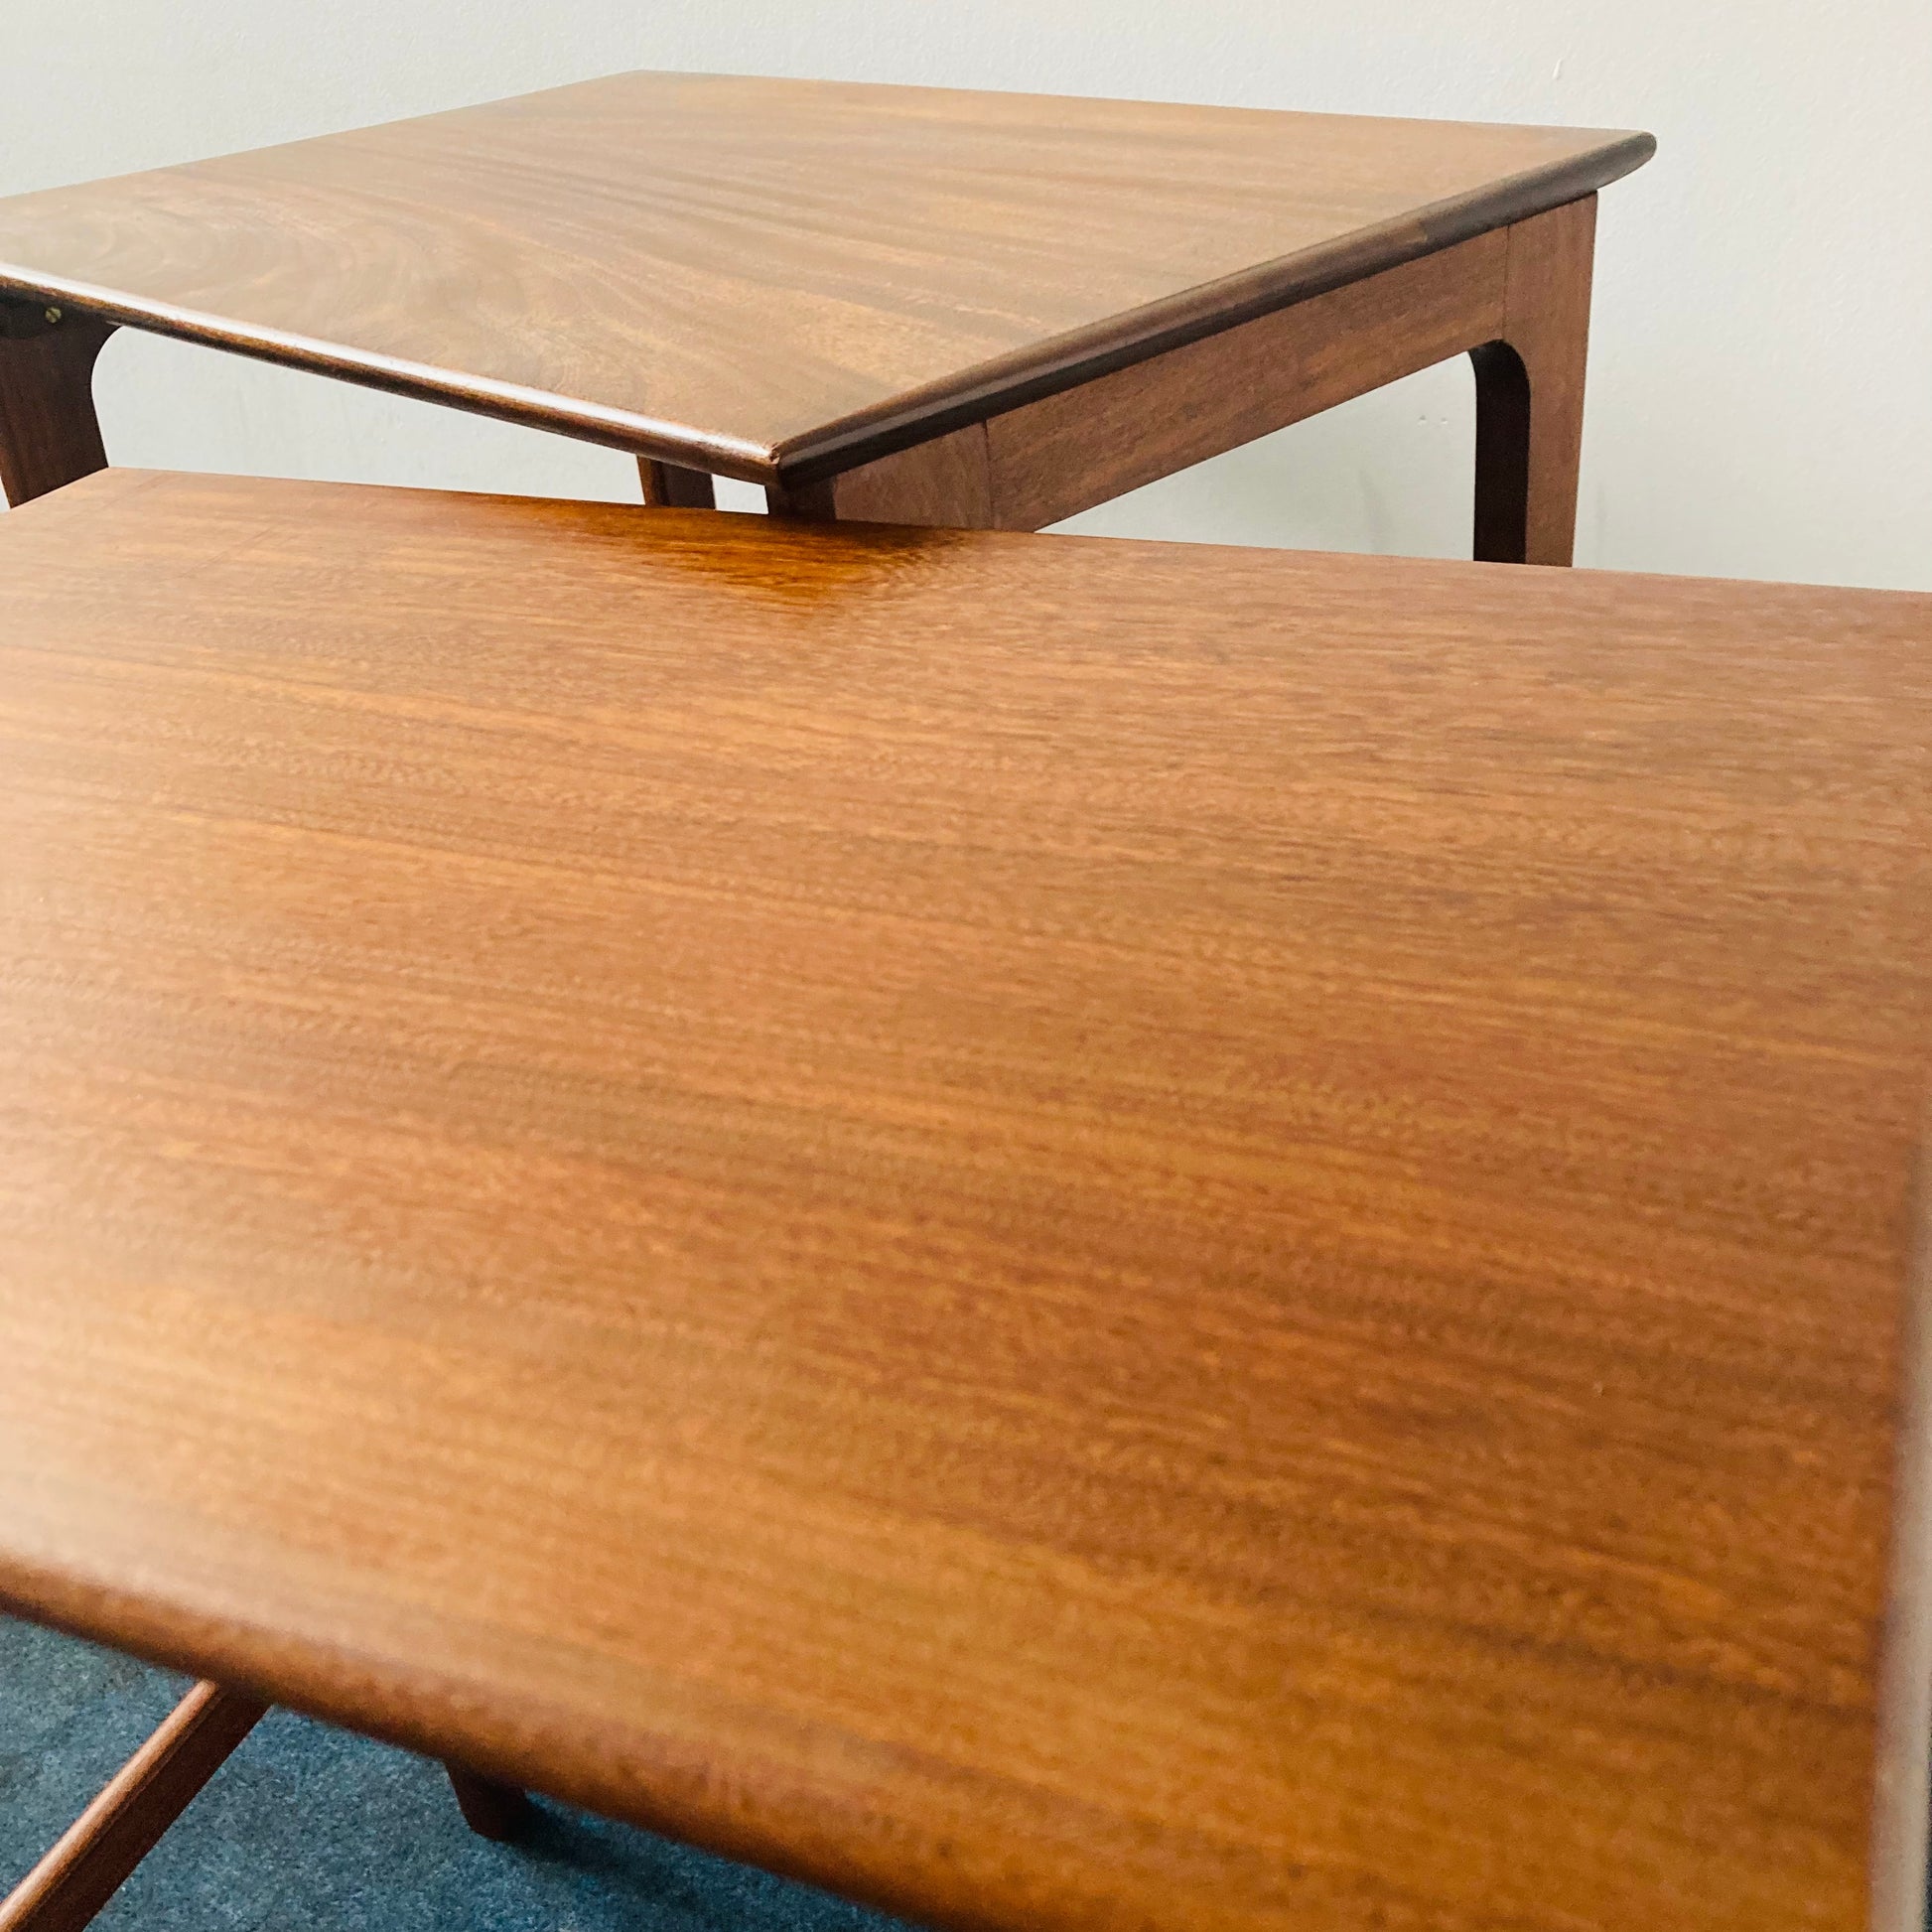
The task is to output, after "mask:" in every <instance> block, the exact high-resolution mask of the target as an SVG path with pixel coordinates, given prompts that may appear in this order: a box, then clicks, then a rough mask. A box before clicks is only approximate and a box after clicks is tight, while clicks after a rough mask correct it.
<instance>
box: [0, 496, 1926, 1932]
mask: <svg viewBox="0 0 1932 1932" xmlns="http://www.w3.org/2000/svg"><path fill="white" fill-rule="evenodd" d="M0 600H4V603H3V604H0V610H4V617H5V621H4V623H0V678H4V688H5V692H6V705H5V707H4V710H0V842H4V845H5V849H6V851H7V854H8V863H7V865H6V866H5V868H3V869H0V1602H3V1603H5V1604H6V1605H8V1606H9V1607H11V1608H13V1609H16V1610H18V1611H21V1612H23V1613H25V1614H28V1615H32V1616H36V1617H40V1618H42V1619H45V1620H48V1621H52V1622H55V1623H58V1624H62V1625H65V1626H66V1627H68V1628H70V1629H73V1630H76V1631H78V1632H81V1633H83V1634H85V1635H88V1636H91V1637H94V1638H96V1639H98V1640H102V1641H105V1642H109V1643H113V1644H117V1645H120V1646H121V1647H123V1648H125V1649H128V1650H131V1651H134V1652H136V1653H139V1654H142V1655H146V1656H150V1657H154V1658H158V1659H161V1660H164V1661H168V1662H171V1663H173V1664H176V1665H178V1666H180V1667H183V1668H186V1669H189V1670H192V1671H195V1672H198V1673H204V1674H206V1675H207V1676H208V1677H210V1678H212V1679H214V1680H215V1681H217V1682H219V1683H221V1684H224V1685H227V1686H229V1687H231V1688H230V1692H229V1693H228V1695H229V1696H230V1697H231V1698H234V1699H240V1700H242V1701H243V1702H242V1705H241V1709H240V1713H239V1719H240V1720H241V1721H245V1720H246V1718H247V1717H248V1716H249V1715H250V1707H249V1706H248V1704H247V1702H246V1700H249V1699H259V1700H271V1699H272V1700H274V1701H275V1702H278V1703H285V1704H289V1705H292V1706H295V1707H297V1708H299V1709H302V1710H305V1711H309V1712H312V1713H314V1714H316V1715H319V1716H321V1717H324V1718H327V1719H330V1720H333V1721H335V1722H337V1723H340V1724H344V1725H349V1726H352V1727H355V1728H358V1729H361V1730H364V1731H368V1732H371V1733H373V1734H375V1735H378V1736H385V1737H389V1738H392V1739H395V1740H397V1741H400V1742H404V1743H407V1744H411V1745H414V1746H415V1747H417V1748H419V1749H422V1750H426V1751H431V1752H434V1753H436V1754H437V1755H439V1756H443V1757H446V1758H452V1759H454V1760H455V1761H457V1762H458V1763H460V1764H464V1765H468V1766H473V1767H476V1768H477V1769H478V1770H480V1771H482V1772H483V1773H485V1774H487V1775H488V1776H490V1777H493V1778H495V1779H497V1780H500V1781H502V1782H503V1783H505V1784H510V1785H523V1786H527V1787H528V1788H531V1789H534V1790H536V1791H539V1792H543V1793H548V1794H551V1795H553V1796H556V1797H561V1798H565V1799H569V1800H572V1801H574V1802H577V1803H580V1804H584V1805H587V1806H590V1807H592V1808H594V1809H596V1810H599V1811H602V1812H606V1813H608V1814H610V1815H613V1816H616V1817H620V1818H625V1819H630V1820H633V1821H635V1822H638V1823H641V1824H645V1825H649V1826H652V1827H654V1828H656V1829H659V1830H663V1831H668V1832H671V1833H674V1834H676V1835H679V1836H682V1837H685V1838H688V1839H692V1840H696V1841H699V1842H702V1843H704V1844H707V1845H710V1846H713V1847H715V1848H717V1849H719V1850H721V1851H724V1852H727V1853H730V1854H733V1855H736V1856H738V1857H741V1858H747V1859H751V1860H755V1861H757V1862H759V1863H763V1864H766V1865H771V1866H775V1867H778V1868H781V1869H785V1870H789V1871H793V1872H796V1873H798V1874H800V1875H802V1876H805V1877H808V1878H811V1879H814V1880H816V1881H817V1882H819V1883H821V1884H825V1885H828V1886H830V1887H833V1888H834V1889H836V1890H839V1891H841V1892H844V1893H847V1894H849V1895H851V1896H853V1897H857V1898H860V1899H866V1900H871V1901H873V1902H876V1903H878V1904H881V1905H884V1906H886V1907H888V1908H890V1909H892V1910H895V1911H897V1912H898V1913H900V1914H902V1915H904V1916H905V1917H906V1918H908V1919H910V1920H911V1921H913V1922H914V1923H917V1924H921V1925H927V1926H935V1927H947V1928H955V1929H956V1932H1121V1928H1124V1927H1130V1926H1131V1927H1137V1928H1138V1927H1147V1926H1152V1927H1160V1928H1162V1929H1163V1932H1299V1929H1301V1928H1307V1927H1311V1926H1321V1927H1327V1928H1332V1932H1388V1928H1390V1927H1392V1926H1408V1927H1416V1926H1431V1927H1445V1928H1459V1929H1460V1932H1474V1928H1485V1927H1497V1926H1508V1927H1511V1928H1516V1929H1517V1932H1628V1928H1631V1927H1650V1926H1657V1927H1662V1926H1669V1927H1671V1928H1673V1932H1735V1929H1736V1928H1737V1927H1739V1926H1751V1927H1753V1928H1756V1932H1916V1928H1917V1926H1918V1924H1919V1920H1918V1918H1917V1914H1918V1912H1919V1909H1920V1903H1921V1891H1920V1886H1921V1881H1922V1877H1923V1871H1924V1855H1925V1794H1926V1784H1925V1776H1926V1761H1927V1758H1926V1746H1927V1730H1928V1722H1927V1691H1928V1686H1929V1685H1932V1669H1929V1668H1928V1662H1929V1660H1928V1650H1927V1645H1928V1638H1929V1637H1932V1564H1929V1563H1928V1551H1927V1547H1926V1546H1927V1536H1926V1525H1927V1523H1928V1522H1932V1511H1928V1508H1927V1493H1928V1492H1927V1457H1928V1430H1927V1418H1928V1402H1927V1396H1928V1389H1927V1379H1926V1373H1925V1341H1924V1337H1925V1334H1926V1332H1927V1328H1926V1312H1927V1311H1926V1286H1925V1284H1926V1273H1925V1266H1924V1235H1923V1223H1922V1216H1923V1211H1924V1210H1923V1199H1922V1195H1921V1191H1920V1187H1921V1183H1920V1178H1919V1176H1920V1175H1921V1174H1922V1173H1923V1172H1924V1157H1925V1151H1926V1148H1925V1142H1926V1113H1925V1100H1926V1095H1927V1089H1928V1083H1929V1082H1932V759H1928V756H1927V751H1926V747H1927V745H1928V743H1932V654H1929V653H1928V652H1927V649H1926V643H1927V639H1928V636H1932V599H1928V598H1924V597H1907V596H1898V595H1885V594H1877V593H1860V592H1845V591H1827V590H1820V589H1816V588H1791V587H1780V586H1774V585H1761V584H1711V583H1698V582H1695V581H1686V580H1668V579H1649V580H1646V579H1642V578H1618V577H1612V576H1606V575H1599V574H1598V573H1595V572H1567V571H1499V570H1475V569H1472V568H1471V567H1469V566H1468V565H1464V564H1440V563H1421V562H1416V561H1413V560H1408V559H1399V558H1375V557H1370V558H1360V557H1319V556H1313V557H1311V556H1297V555H1293V554H1284V553H1280V552H1268V551H1248V552H1241V553H1232V552H1228V551H1215V550H1202V549H1200V548H1198V547H1194V546H1186V545H1162V544H1125V543H1108V542H1097V541H1073V540H1068V539H1061V538H1055V537H1018V536H1006V535H1002V534H999V533H996V532H979V533H972V532H967V533H960V532H951V531H948V532H943V533H934V532H928V531H920V530H906V529H882V528H876V527H875V528H853V529H846V530H827V529H822V528H811V529H806V528H800V527H797V526H787V525H786V524H784V523H782V522H773V521H770V520H767V519H763V518H756V517H718V516H707V515H703V514H701V513H691V512H681V511H675V510H666V511H662V512H655V513H653V512H648V511H645V510H642V509H639V508H632V507H628V506H618V505H611V504H585V503H529V502H521V503H519V502H515V501H511V500H505V499H501V498H491V497H482V496H437V495H427V494H417V493H413V492H409V491H399V490H376V489H357V488H351V487H345V486H341V485H316V484H299V483H263V482H260V481H254V482H246V481H236V480H232V479H224V478H187V479H182V478H154V477H143V476H141V475H138V474H136V473H133V472H128V471H116V472H111V473H109V474H107V475H104V476H101V477H96V478H93V479H90V480H89V481H87V482H85V483H81V484H79V485H77V486H76V487H75V488H74V489H72V490H71V491H64V492H62V493H60V494H58V495H55V496H53V497H51V498H49V499H48V500H46V501H44V502H40V503H36V504H33V505H31V506H29V507H28V508H27V509H26V510H25V511H24V512H22V513H21V514H19V515H8V516H5V517H0ZM935 635H943V636H944V638H945V639H946V648H945V649H944V650H943V651H937V650H934V649H933V648H932V647H931V646H932V639H933V637H934V636H935ZM533 638H536V639H540V640H541V645H540V650H536V651H534V652H533V646H532V639H533ZM318 774H326V775H327V782H319V781H318ZM209 1697H210V1700H212V1699H213V1697H214V1694H212V1693H210V1694H209ZM217 1708H218V1707H217ZM216 1741H219V1740H216Z"/></svg>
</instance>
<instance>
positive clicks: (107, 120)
mask: <svg viewBox="0 0 1932 1932" xmlns="http://www.w3.org/2000/svg"><path fill="white" fill-rule="evenodd" d="M653 66H654V67H676V68H699V69H725V70H742V71H762V72H772V73H792V74H823V75H838V76H845V77H851V78H857V79H882V80H906V81H925V82H937V83H943V84H948V85H955V86H969V87H973V86H979V87H1024V88H1034V89H1039V90H1044V91H1056V92H1067V93H1111V94H1122V95H1141V96H1149V97H1153V96H1159V97H1164V98H1173V99H1181V100H1195V101H1213V102H1228V103H1238V104H1244V105H1250V106H1281V107H1308V108H1324V109H1332V110H1341V111H1350V112H1363V113H1397V114H1424V115H1443V116H1450V117H1461V118H1469V119H1506V120H1534V121H1563V122H1572V123H1577V124H1582V125H1592V126H1610V127H1616V126H1625V127H1644V128H1648V129H1650V130H1651V131H1653V132H1654V133H1655V134H1656V135H1657V136H1658V139H1659V142H1660V144H1661V147H1660V152H1659V154H1658V157H1657V159H1656V160H1655V161H1653V162H1652V163H1651V164H1650V166H1649V167H1648V168H1646V169H1645V170H1643V172H1642V173H1640V174H1638V175H1637V176H1635V177H1634V178H1632V179H1631V180H1629V181H1627V182H1624V183H1622V184H1619V185H1618V186H1616V187H1614V188H1612V189H1610V190H1609V191H1608V192H1607V193H1606V194H1605V196H1604V205H1603V218H1602V222H1601V227H1600V239H1599V253H1598V268H1597V295H1596V310H1595V345H1594V354H1593V358H1592V373H1591V397H1590V412H1589V424H1588V435H1587V449H1586V454H1585V477H1584V495H1583V515H1582V529H1581V541H1580V553H1581V559H1582V561H1584V562H1587V563H1597V564H1605V565H1615V566H1620V567H1627V568H1637V569H1651V570H1664V571H1700V572H1712V573H1717V574H1722V575H1733V576H1772V577H1791V578H1809V579H1817V580H1821V581H1832V582H1841V583H1857V584H1873V585H1899V586H1913V587H1932V6H1928V5H1927V4H1926V0H1847V4H1845V5H1843V6H1839V7H1823V6H1819V5H1817V4H1816V0H1619V4H1616V5H1611V4H1609V0H1428V4H1423V5H1419V4H1418V3H1417V0H1354V4H1352V5H1350V6H1346V7H1337V6H1335V5H1334V4H1333V0H1322V4H1319V5H1315V4H1311V0H1184V3H1183V4H1174V0H1052V3H1051V4H1050V5H1047V6H1041V5H1040V4H1039V3H1038V0H737V4H731V0H656V3H655V4H651V0H329V4H327V5H326V6H316V5H315V4H313V0H67V3H66V4H65V5H63V6H59V7H49V6H37V5H31V4H29V0H0V193H13V192H17V191H20V190H24V189H29V188H36V187H44V186H51V185H54V184H56V183H60V182H67V181H74V180H80V179H84V178H87V177H89V176H95V175H104V174H113V173H119V172H123V171H126V170H129V169H134V168H141V167H150V166H155V165H158V164H160V163H164V162H169V161H176V160H185V159H188V158H191V157H194V156H199V155H207V154H217V153H222V152H225V151H228V150H231V149H234V148H239V147H247V146H254V145H258V144H260V143H263V142H268V141H279V140H287V139H292V138H295V137H298V136H301V135H304V134H311V133H321V132H326V131H328V130H331V129H335V128H341V127H349V126H353V125H356V124H359V123H365V122H369V121H374V120H380V119H387V118H390V117H393V116H396V115H401V114H408V113H416V112H423V111H427V110H429V109H432V108H438V107H446V106H454V105H458V104H460V103H463V102H468V101H474V100H483V99H488V98H491V97H492V96H495V95H499V94H505V93H514V92H520V91H523V90H525V89H528V88H532V87H539V86H547V85H551V84H554V83H556V82H560V81H565V80H572V79H578V78H583V77H586V76H588V75H591V74H597V73H605V72H612V71H617V70H619V69H625V68H634V67H653ZM99 395H100V401H101V412H102V418H103V421H104V423H105V424H106V426H107V432H108V442H109V447H110V450H111V453H112V455H113V457H114V459H115V460H116V461H117V462H124V463H137V464H154V465H177V466H181V467H185V468H215V469H232V470H249V471H261V472H270V473H279V474H297V475H310V476H331V477H359V478H366V479H370V480H377V481H385V482H421V483H443V484H449V485H456V486H473V487H487V488H523V489H532V490H551V491H557V492H560V493H581V494H585V495H590V494H601V495H614V496H623V495H628V494H633V493H634V472H632V471H631V470H630V469H629V468H628V466H627V465H626V463H625V461H624V460H623V459H622V458H621V457H618V456H615V455H613V454H612V453H610V452H608V451H599V450H593V449H589V448H585V447H582V446H578V445H572V444H567V443H563V442H560V441H557V440H554V439H549V438H544V437H539V436H537V435H535V434H533V433H531V432H528V431H523V430H517V429H511V428H508V427H506V426H503V425H497V424H488V423H483V422H481V421H478V420H476V419H472V418H465V417H460V416H457V415H455V414H453V413H451V412H448V411H444V410H438V409H434V408H432V407H430V406H428V405H425V404H419V403H405V402H399V401H396V400H393V399H390V398H385V397H380V396H375V395H371V394H368V393H365V392H362V391H357V390H351V389H346V388H344V387H341V386H339V385H332V384H327V383H324V382H322V381H320V380H318V379H316V378H312V377H306V376H296V375H290V374H287V373H285V372H278V371H274V370H269V369H265V368H260V367H257V366H254V365H251V364H248V363H244V362H241V361H239V360H237V359H234V358H231V357H225V356H219V355H216V354H213V353H211V352H209V351H206V350H199V349H193V348H188V347H184V346H182V345H175V344H169V343H163V342H160V341H157V340H154V339H148V338H137V337H133V336H130V335H128V334H127V333H125V332H123V334H122V335H121V336H120V337H119V338H117V339H116V341H115V342H114V343H113V344H111V345H109V347H108V349H107V351H106V354H105V355H104V356H103V358H102V362H101V369H100V378H99ZM1471 417H1472V406H1471V398H1470V385H1469V377H1468V373H1467V369H1466V365H1464V364H1460V363H1457V364H1454V365H1451V366H1449V367H1446V368H1443V369H1438V370H1431V371H1428V372H1426V373H1424V374H1423V375H1420V376H1417V377H1415V378H1412V379H1411V380H1410V381H1408V382H1406V383H1402V384H1399V385H1397V386H1396V387H1394V388H1392V389H1389V390H1386V391H1384V392H1382V393H1381V394H1380V395H1377V396H1372V397H1368V398H1365V399H1363V400H1362V401H1360V402H1358V403H1355V404H1353V405H1351V406H1349V407H1348V408H1346V409H1342V410H1337V411H1335V412H1333V413H1332V414H1330V415H1329V416H1327V417H1324V418H1319V419H1317V420H1316V421H1314V422H1311V423H1308V424H1304V425H1302V426H1300V427H1298V428H1296V429H1293V430H1289V431H1287V432H1285V433H1284V434H1282V435H1281V436H1278V437H1273V438H1270V439H1269V440H1268V441H1266V442H1264V443H1261V444H1257V445H1255V446H1254V447H1252V448H1251V449H1248V450H1244V451H1239V452H1236V453H1235V454H1233V455H1232V456H1229V457H1225V458H1222V459H1220V460H1219V461H1217V462H1215V463H1211V464H1206V465H1203V466H1202V467H1201V468H1200V469H1198V470H1196V471H1193V472H1190V473H1188V474H1187V475H1186V476H1184V477H1178V478H1174V479H1172V480H1170V481H1169V482H1168V483H1162V484H1159V485H1157V486H1156V487H1155V488H1153V489H1150V490H1146V491H1142V492H1141V493H1140V494H1139V495H1138V496H1136V497H1132V498H1129V499H1127V500H1125V501H1124V502H1122V503H1119V504H1114V505H1110V506H1109V507H1108V508H1107V509H1105V510H1103V511H1099V512H1095V513H1094V514H1092V515H1091V516H1089V517H1086V518H1082V519H1080V522H1079V527H1081V528H1091V529H1103V528H1104V529H1109V530H1116V531H1122V532H1132V533H1135V534H1163V535H1171V536H1186V537H1202V538H1220V539H1231V540H1236V541H1241V542H1255V543H1293V544H1308V545H1319V546H1324V547H1331V548H1351V549H1389V550H1408V551H1418V552H1434V553H1440V554H1444V555H1453V554H1456V553H1457V552H1458V550H1461V551H1463V552H1464V553H1466V543H1467V534H1466V529H1467V517H1468V509H1467V500H1468V465H1469V450H1470V442H1471V435H1472V430H1471ZM734 494H736V493H735V492H734Z"/></svg>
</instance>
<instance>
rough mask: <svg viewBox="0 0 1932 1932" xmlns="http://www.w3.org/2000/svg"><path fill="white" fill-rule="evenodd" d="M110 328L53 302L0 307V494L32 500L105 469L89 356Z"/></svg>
mask: <svg viewBox="0 0 1932 1932" xmlns="http://www.w3.org/2000/svg"><path fill="white" fill-rule="evenodd" d="M113 333H114V325H113V324H112V323H111V322H102V321H101V320H100V319H99V318H98V317H97V316H89V315H82V314H80V313H79V312H77V311H75V310H71V309H63V308H61V307H60V306H59V305H57V304H52V303H43V302H18V301H12V300H6V301H0V488H3V489H4V490H5V491H6V497H7V501H8V502H10V503H26V502H31V501H32V500H33V498H34V497H36V496H45V495H46V494H47V493H48V491H49V490H51V489H59V488H60V487H61V486H62V485H63V484H64V483H74V482H77V481H78V480H79V479H80V478H81V477H87V476H91V475H92V474H93V473H94V472H95V471H96V470H104V469H106V468H107V452H106V450H105V449H104V448H103V447H102V445H101V440H100V421H99V418H98V417H96V416H95V414H94V358H95V356H97V355H98V354H99V353H100V348H101V345H102V344H103V343H104V342H106V340H107V339H108V337H109V336H111V335H112V334H113Z"/></svg>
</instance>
